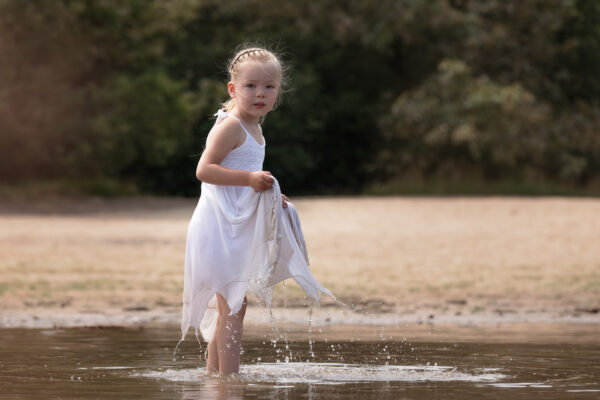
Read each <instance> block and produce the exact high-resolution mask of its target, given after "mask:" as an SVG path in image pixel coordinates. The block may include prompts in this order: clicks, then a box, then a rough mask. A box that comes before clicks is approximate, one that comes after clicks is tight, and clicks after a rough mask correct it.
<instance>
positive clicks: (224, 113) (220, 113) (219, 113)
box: [214, 108, 252, 136]
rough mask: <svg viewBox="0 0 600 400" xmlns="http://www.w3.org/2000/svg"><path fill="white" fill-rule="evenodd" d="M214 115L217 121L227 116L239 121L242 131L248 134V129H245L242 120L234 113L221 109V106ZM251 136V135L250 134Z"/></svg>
mask: <svg viewBox="0 0 600 400" xmlns="http://www.w3.org/2000/svg"><path fill="white" fill-rule="evenodd" d="M214 116H215V117H217V122H221V121H222V120H224V119H225V118H227V117H231V118H233V119H235V120H236V121H237V122H239V123H240V126H241V127H242V129H243V130H244V132H246V135H250V132H248V129H246V127H245V126H244V124H243V123H242V121H241V120H240V119H239V118H238V117H236V116H235V115H231V114H229V113H228V112H227V111H225V110H223V109H222V108H221V109H219V110H218V111H217V112H216V113H215V115H214ZM250 136H252V135H250Z"/></svg>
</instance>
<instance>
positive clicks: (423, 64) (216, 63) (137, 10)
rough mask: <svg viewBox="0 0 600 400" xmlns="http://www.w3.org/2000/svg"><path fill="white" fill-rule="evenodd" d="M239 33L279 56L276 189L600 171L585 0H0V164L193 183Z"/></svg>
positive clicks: (163, 190) (572, 177)
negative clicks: (284, 75) (285, 71)
mask: <svg viewBox="0 0 600 400" xmlns="http://www.w3.org/2000/svg"><path fill="white" fill-rule="evenodd" d="M245 41H250V42H252V41H255V42H258V43H262V44H266V45H270V46H271V47H274V48H275V49H276V50H279V52H280V53H282V55H283V58H284V60H286V61H287V62H288V63H289V64H290V65H291V67H292V68H291V69H290V78H291V79H290V81H291V83H292V84H291V86H290V88H288V89H287V93H285V94H284V96H283V102H282V104H281V105H280V106H279V108H278V110H277V111H275V112H273V113H271V114H270V115H269V116H268V117H267V119H266V122H265V126H264V128H265V135H266V139H267V142H268V143H269V145H268V152H267V158H266V162H265V168H266V169H268V170H270V171H271V172H273V174H274V175H276V176H277V177H278V178H279V180H280V181H281V182H282V185H283V188H284V190H285V191H286V192H287V193H291V194H293V193H357V192H361V191H363V190H364V189H365V188H371V190H372V188H374V187H377V186H378V185H379V186H380V187H388V188H389V187H397V188H398V189H397V190H398V191H404V190H406V188H407V187H418V186H419V184H420V182H426V181H428V180H429V181H431V182H443V181H444V180H446V181H448V182H465V183H466V184H465V185H463V187H465V189H464V190H465V191H469V190H470V189H468V187H478V184H477V182H500V183H502V182H511V183H510V185H504V184H502V188H507V189H506V190H508V191H510V190H512V189H510V188H516V189H514V190H515V191H517V192H527V190H524V189H523V190H522V189H519V188H521V187H524V186H523V185H525V186H526V185H528V184H531V185H532V186H531V187H534V186H535V187H540V188H541V189H540V190H537V189H536V192H540V193H542V192H544V190H545V189H544V187H546V186H545V185H546V183H547V184H548V185H549V187H552V186H553V185H556V187H560V188H563V187H573V188H575V189H574V190H583V189H585V188H586V187H590V186H594V185H597V184H598V183H599V182H600V164H599V163H600V138H599V136H600V134H599V131H600V102H599V98H600V77H599V75H598V73H597V71H598V70H600V6H599V5H598V3H597V2H594V1H591V0H567V1H564V0H531V1H521V0H502V1H500V0H426V1H423V0H382V1H377V2H375V1H369V0H357V1H348V2H340V1H337V0H317V1H315V0H313V1H308V0H301V1H294V2H286V3H285V6H282V3H281V2H278V1H276V0H261V1H259V0H235V1H228V2H223V1H219V0H169V1H164V0H133V1H129V0H127V1H126V0H44V1H42V0H31V1H27V2H22V1H17V0H0V52H1V53H2V54H3V63H0V149H1V151H2V153H3V154H2V158H1V159H0V183H3V184H15V183H23V182H36V181H47V182H48V181H56V182H79V186H80V188H81V189H82V190H89V191H92V192H95V193H104V194H106V195H108V194H110V195H113V194H115V192H118V191H119V188H120V187H123V188H127V190H126V191H127V192H129V193H131V192H136V191H138V190H139V191H141V192H146V193H156V194H178V195H197V193H198V191H199V187H198V186H199V184H198V182H197V180H196V178H195V176H194V171H195V166H196V163H197V161H198V157H199V155H200V153H201V152H202V150H203V148H204V142H205V139H206V135H207V133H208V131H209V129H210V127H211V125H212V123H213V120H212V119H211V115H212V114H213V113H214V112H215V111H216V109H217V108H218V107H219V105H220V103H221V102H222V101H224V100H226V97H227V93H226V88H225V83H226V81H227V78H228V77H227V76H226V73H225V65H226V62H227V59H228V57H229V56H230V55H231V53H232V51H233V49H234V48H235V47H236V46H238V45H239V44H240V43H242V42H245ZM395 182H396V183H397V182H400V183H402V184H398V185H396V183H395ZM407 182H408V183H407ZM410 182H416V183H417V184H416V186H415V185H412V186H411V185H410ZM472 182H474V183H472ZM532 182H533V183H535V184H533V183H532ZM540 182H543V184H539V183H540ZM386 184H387V186H386ZM536 185H537V186H536ZM540 185H541V186H540ZM459 186H460V185H459ZM542 186H543V187H542ZM498 187H500V186H498ZM402 188H405V189H402ZM410 190H412V189H410ZM423 190H424V191H427V190H428V189H426V188H425V189H423ZM498 190H501V191H502V192H503V191H504V190H505V189H498ZM561 190H562V189H561Z"/></svg>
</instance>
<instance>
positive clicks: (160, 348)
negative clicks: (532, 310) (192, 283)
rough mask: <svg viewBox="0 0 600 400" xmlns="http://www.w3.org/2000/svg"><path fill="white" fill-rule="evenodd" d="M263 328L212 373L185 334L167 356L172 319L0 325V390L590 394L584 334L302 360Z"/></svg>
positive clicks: (388, 347)
mask: <svg viewBox="0 0 600 400" xmlns="http://www.w3.org/2000/svg"><path fill="white" fill-rule="evenodd" d="M386 332H387V334H388V335H390V334H391V332H390V331H389V330H387V331H386ZM272 335H273V333H272V332H271V333H269V332H267V333H265V334H264V335H262V336H261V335H255V336H254V338H252V337H250V338H248V340H246V341H244V343H243V345H244V353H243V355H242V368H241V370H240V374H239V375H236V376H230V377H221V376H217V375H212V374H207V373H206V372H205V371H204V369H203V367H204V365H205V362H204V360H203V359H199V358H198V347H197V344H195V343H191V342H190V343H185V342H184V345H183V346H182V348H181V349H180V351H179V352H178V354H177V356H176V358H174V356H173V345H174V342H175V341H176V340H175V339H176V337H177V328H176V327H153V328H147V329H142V330H127V329H70V330H27V329H0V382H1V386H2V394H0V397H2V396H5V397H6V398H10V399H21V398H23V399H24V398H37V397H41V396H42V395H44V397H50V398H61V397H72V395H73V393H77V396H76V397H77V398H81V399H88V398H89V399H92V398H103V399H122V398H145V399H154V398H156V399H163V398H168V399H172V398H181V399H207V398H208V399H244V398H308V399H311V398H313V399H317V398H318V399H321V398H327V399H336V398H348V397H350V398H393V399H396V398H407V399H426V398H431V397H432V396H433V397H440V396H442V397H452V398H458V399H465V400H469V399H496V398H511V399H512V398H517V399H519V398H521V399H522V398H544V399H563V398H568V397H569V396H575V395H574V394H573V393H576V396H577V399H597V398H598V396H599V395H600V383H599V382H600V365H599V364H598V362H597V360H598V359H600V344H598V343H596V342H593V341H590V342H587V343H580V344H573V343H569V337H565V338H564V340H561V341H558V342H554V343H536V344H532V343H522V344H521V343H477V342H473V343H450V342H445V341H437V342H428V343H427V342H416V343H409V342H408V341H406V340H396V339H394V338H393V336H394V335H391V336H386V337H385V338H384V339H380V340H372V339H371V340H369V341H367V340H361V338H360V337H352V338H351V340H341V339H340V338H339V337H338V339H337V340H329V339H327V338H326V337H319V338H317V340H315V343H313V344H312V348H313V351H314V353H315V359H314V360H313V359H312V357H311V356H310V355H309V352H310V346H309V343H308V342H307V341H306V338H304V340H298V338H296V340H291V339H290V337H283V338H280V337H271V336H272ZM397 337H398V336H397ZM399 337H401V336H399ZM565 343H568V344H565ZM286 360H288V361H289V362H286Z"/></svg>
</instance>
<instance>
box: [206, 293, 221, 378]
mask: <svg viewBox="0 0 600 400" xmlns="http://www.w3.org/2000/svg"><path fill="white" fill-rule="evenodd" d="M218 296H220V295H218ZM217 303H218V309H219V317H218V318H217V327H218V326H219V324H220V322H221V315H222V314H223V311H222V310H221V302H220V301H218V302H217ZM207 352H208V359H207V360H206V371H207V372H219V353H218V351H217V329H215V335H214V336H213V338H212V340H211V341H210V343H209V344H208V349H207Z"/></svg>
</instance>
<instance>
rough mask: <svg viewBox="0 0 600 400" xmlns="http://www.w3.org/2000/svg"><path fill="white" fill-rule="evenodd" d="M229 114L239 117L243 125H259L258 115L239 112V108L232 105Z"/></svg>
mask: <svg viewBox="0 0 600 400" xmlns="http://www.w3.org/2000/svg"><path fill="white" fill-rule="evenodd" d="M230 114H231V115H233V116H234V117H237V118H239V119H240V120H241V121H242V122H243V123H244V124H245V125H247V126H249V125H260V123H259V119H258V117H254V116H252V115H247V114H244V113H241V112H240V110H239V108H237V107H234V108H233V110H231V111H230Z"/></svg>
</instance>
